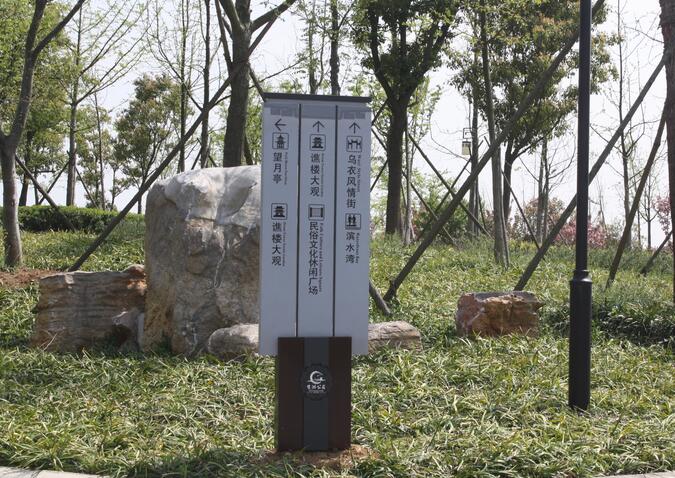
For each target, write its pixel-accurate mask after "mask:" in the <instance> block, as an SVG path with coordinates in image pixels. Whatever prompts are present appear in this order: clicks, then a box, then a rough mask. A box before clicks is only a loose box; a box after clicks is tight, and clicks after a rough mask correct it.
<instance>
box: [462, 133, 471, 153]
mask: <svg viewBox="0 0 675 478" xmlns="http://www.w3.org/2000/svg"><path fill="white" fill-rule="evenodd" d="M472 139H473V130H472V129H471V128H464V130H463V131H462V156H471V144H472Z"/></svg>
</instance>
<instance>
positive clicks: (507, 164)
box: [502, 141, 516, 223]
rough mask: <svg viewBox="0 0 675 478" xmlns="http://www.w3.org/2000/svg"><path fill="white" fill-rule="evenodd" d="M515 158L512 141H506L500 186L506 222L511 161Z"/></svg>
mask: <svg viewBox="0 0 675 478" xmlns="http://www.w3.org/2000/svg"><path fill="white" fill-rule="evenodd" d="M515 161H516V158H515V157H514V156H513V143H512V142H511V141H509V142H508V144H507V146H506V154H505V155H504V174H503V176H504V177H503V179H502V182H503V186H502V209H503V211H504V221H505V222H506V223H508V221H509V218H510V217H511V189H510V187H509V186H510V185H511V184H512V182H511V177H512V176H513V163H515Z"/></svg>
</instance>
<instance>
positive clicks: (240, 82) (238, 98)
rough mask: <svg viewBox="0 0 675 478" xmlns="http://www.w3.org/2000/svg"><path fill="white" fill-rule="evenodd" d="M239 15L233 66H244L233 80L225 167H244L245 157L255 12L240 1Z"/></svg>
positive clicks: (234, 40)
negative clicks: (249, 59) (250, 56)
mask: <svg viewBox="0 0 675 478" xmlns="http://www.w3.org/2000/svg"><path fill="white" fill-rule="evenodd" d="M236 9H237V14H238V15H239V20H240V21H241V25H239V26H240V27H241V28H237V27H235V26H234V25H233V28H232V63H233V65H234V67H235V68H236V67H237V66H239V65H241V67H240V68H239V70H238V71H237V73H236V74H235V75H234V78H233V79H232V86H231V96H230V105H229V107H228V109H227V125H226V129H225V145H224V148H223V149H224V158H223V165H224V166H225V167H231V166H241V164H242V159H243V157H244V138H245V136H246V121H247V117H248V86H249V83H248V80H249V70H250V66H249V62H248V49H249V47H250V46H251V12H250V10H249V2H248V0H237V3H236Z"/></svg>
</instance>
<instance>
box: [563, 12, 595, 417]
mask: <svg viewBox="0 0 675 478" xmlns="http://www.w3.org/2000/svg"><path fill="white" fill-rule="evenodd" d="M580 7H581V15H580V25H579V28H580V32H579V33H580V35H579V115H578V128H579V130H578V149H577V151H578V159H577V227H576V264H575V269H574V276H573V278H572V280H571V281H570V338H569V341H570V344H569V394H568V397H569V405H570V407H572V408H574V409H577V410H586V409H588V405H589V402H590V398H591V303H592V282H591V277H590V274H589V272H588V156H589V133H590V102H591V26H592V16H593V12H592V8H593V7H592V2H591V0H580Z"/></svg>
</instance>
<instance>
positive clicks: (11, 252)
mask: <svg viewBox="0 0 675 478" xmlns="http://www.w3.org/2000/svg"><path fill="white" fill-rule="evenodd" d="M3 143H5V144H3V147H2V149H0V155H1V156H2V157H1V158H0V162H1V164H2V205H3V208H2V227H3V233H4V237H3V242H4V245H5V265H6V266H7V267H18V266H20V265H21V263H22V261H23V253H22V251H21V232H20V231H19V210H18V204H17V202H16V198H17V191H16V163H15V162H14V155H15V151H16V146H15V145H12V144H11V143H10V144H7V143H6V142H4V141H3Z"/></svg>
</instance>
